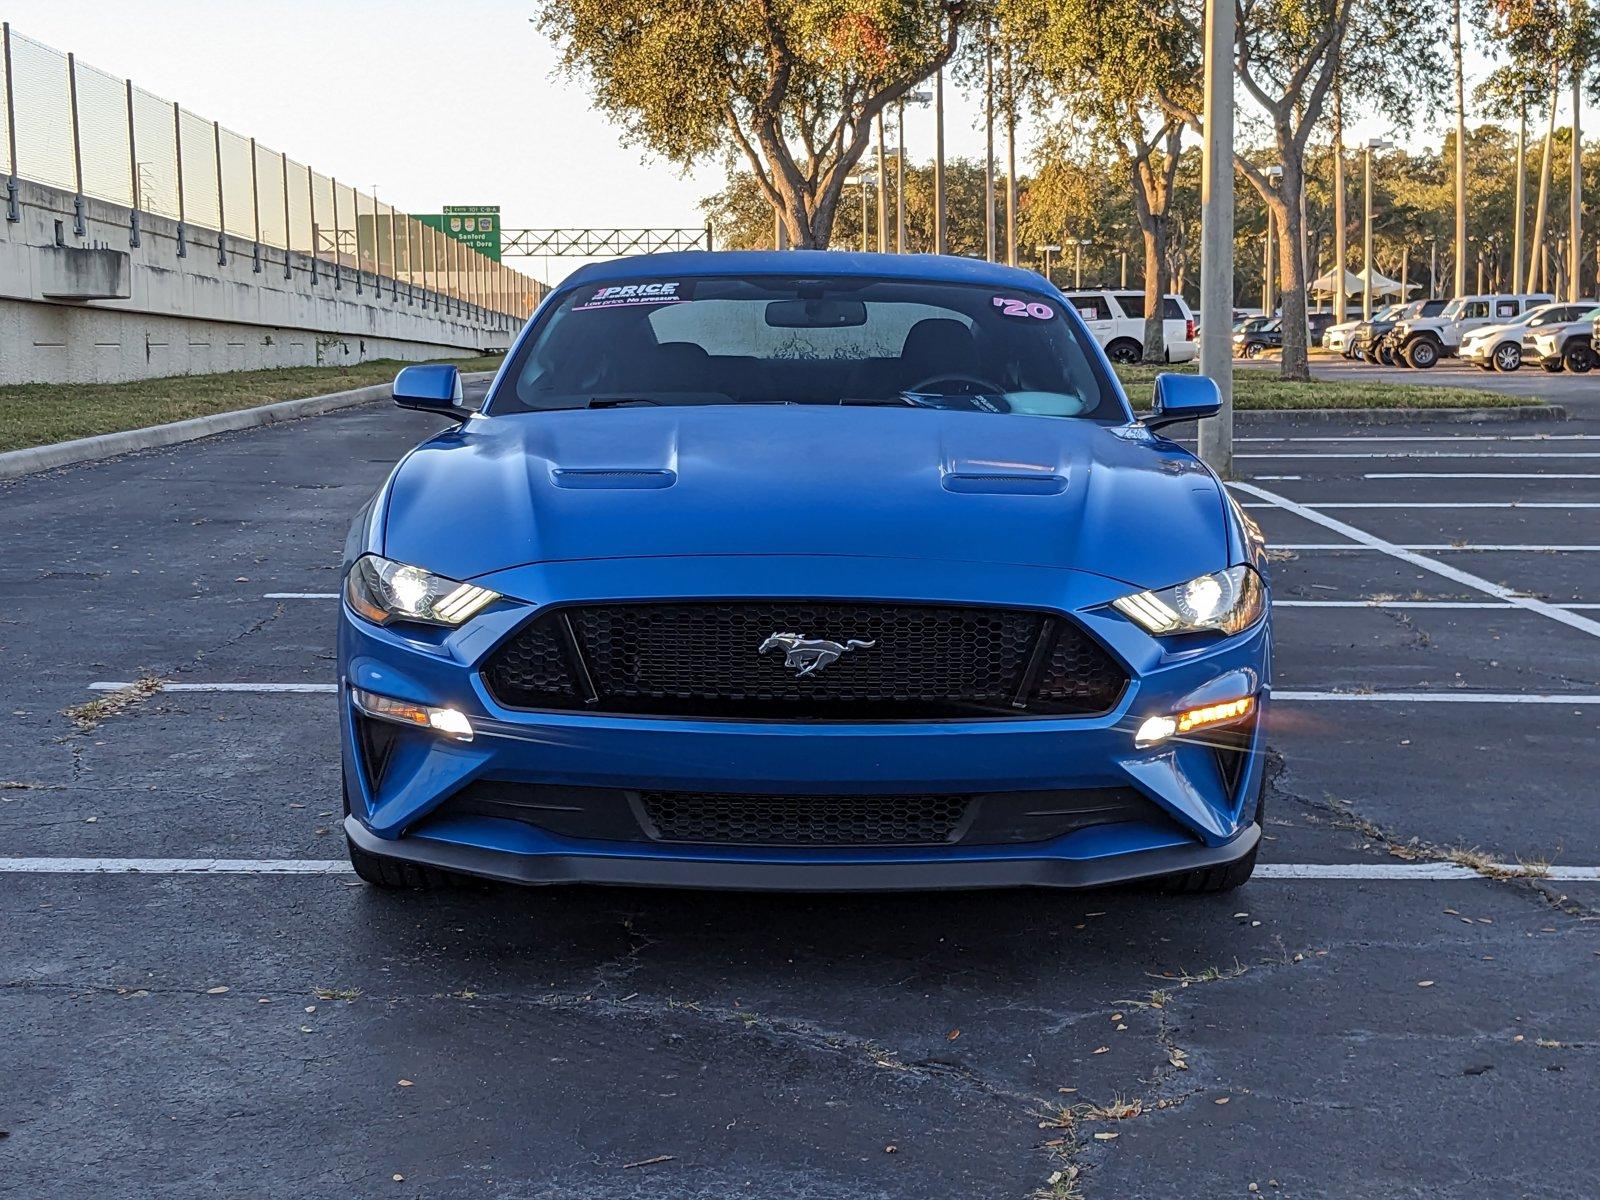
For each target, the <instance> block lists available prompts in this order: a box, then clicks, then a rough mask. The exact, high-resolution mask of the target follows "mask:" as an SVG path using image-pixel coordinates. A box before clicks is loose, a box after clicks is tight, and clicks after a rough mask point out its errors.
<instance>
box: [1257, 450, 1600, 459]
mask: <svg viewBox="0 0 1600 1200" xmlns="http://www.w3.org/2000/svg"><path fill="white" fill-rule="evenodd" d="M1234 457H1235V458H1275V459H1280V460H1281V459H1285V458H1306V459H1311V458H1600V453H1597V452H1595V451H1592V450H1583V451H1577V450H1556V451H1549V450H1503V451H1499V452H1480V451H1476V450H1391V451H1388V452H1387V453H1379V452H1374V451H1353V450H1340V451H1324V450H1312V451H1305V452H1300V451H1295V452H1285V453H1283V454H1272V453H1270V452H1262V453H1258V454H1235V455H1234Z"/></svg>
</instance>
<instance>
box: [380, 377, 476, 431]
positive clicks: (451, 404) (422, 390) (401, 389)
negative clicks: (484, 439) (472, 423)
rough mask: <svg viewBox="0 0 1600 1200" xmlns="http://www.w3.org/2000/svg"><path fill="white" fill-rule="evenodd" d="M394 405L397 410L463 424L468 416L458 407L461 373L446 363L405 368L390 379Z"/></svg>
mask: <svg viewBox="0 0 1600 1200" xmlns="http://www.w3.org/2000/svg"><path fill="white" fill-rule="evenodd" d="M394 402H395V403H396V404H398V405H399V406H400V407H401V408H415V409H419V410H420V411H422V412H431V413H435V414H437V415H438V416H441V417H449V418H450V419H451V420H453V421H465V420H466V419H467V418H468V417H470V416H471V415H472V412H471V410H469V409H468V408H467V407H466V406H465V405H464V404H463V403H462V395H461V372H460V371H458V370H456V369H455V368H454V367H452V366H450V365H449V364H448V363H427V364H425V365H423V366H418V367H406V368H405V369H404V370H402V371H401V372H400V374H398V375H396V376H395V377H394Z"/></svg>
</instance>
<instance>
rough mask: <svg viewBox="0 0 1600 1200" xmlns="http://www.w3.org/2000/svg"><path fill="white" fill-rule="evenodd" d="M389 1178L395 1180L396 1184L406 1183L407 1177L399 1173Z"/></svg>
mask: <svg viewBox="0 0 1600 1200" xmlns="http://www.w3.org/2000/svg"><path fill="white" fill-rule="evenodd" d="M389 1178H390V1179H392V1180H394V1181H395V1182H396V1183H404V1182H405V1181H406V1177H405V1176H404V1175H401V1174H399V1173H398V1172H396V1173H395V1174H393V1175H391V1176H389Z"/></svg>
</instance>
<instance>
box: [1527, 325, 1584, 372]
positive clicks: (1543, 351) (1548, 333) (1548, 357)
mask: <svg viewBox="0 0 1600 1200" xmlns="http://www.w3.org/2000/svg"><path fill="white" fill-rule="evenodd" d="M1596 317H1600V309H1590V310H1589V311H1588V312H1586V313H1584V314H1583V315H1582V316H1581V317H1579V318H1578V319H1577V320H1576V321H1569V322H1567V324H1565V325H1546V326H1545V327H1544V328H1543V329H1536V330H1534V331H1533V332H1532V333H1531V334H1530V335H1529V337H1528V339H1527V340H1525V341H1524V342H1523V344H1522V357H1523V358H1524V359H1532V360H1533V361H1534V362H1536V363H1538V364H1539V365H1540V366H1541V367H1543V368H1544V369H1545V370H1546V371H1551V372H1555V371H1571V372H1572V373H1573V374H1575V375H1582V374H1583V373H1584V372H1585V371H1588V370H1590V369H1592V368H1593V367H1594V365H1595V362H1596V355H1595V350H1594V346H1595V342H1594V332H1595V331H1594V324H1595V318H1596Z"/></svg>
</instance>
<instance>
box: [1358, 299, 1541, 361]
mask: <svg viewBox="0 0 1600 1200" xmlns="http://www.w3.org/2000/svg"><path fill="white" fill-rule="evenodd" d="M1553 300H1555V297H1554V296H1552V295H1550V294H1549V293H1548V292H1546V293H1541V294H1539V295H1533V296H1511V295H1489V296H1457V297H1456V298H1455V299H1454V300H1452V301H1450V303H1449V304H1446V305H1445V306H1444V311H1443V312H1441V313H1440V314H1439V315H1438V316H1436V317H1413V318H1411V319H1410V320H1407V321H1401V322H1400V324H1398V325H1396V326H1395V327H1394V329H1393V331H1392V332H1390V334H1389V345H1390V346H1392V347H1394V351H1395V354H1396V356H1397V357H1398V358H1399V359H1400V360H1401V361H1402V362H1404V363H1405V364H1406V366H1408V367H1420V368H1423V369H1426V368H1428V367H1431V366H1433V365H1434V364H1435V363H1437V362H1438V361H1439V360H1440V359H1441V358H1444V357H1446V356H1448V355H1453V354H1455V353H1456V351H1457V349H1458V348H1459V347H1460V345H1461V339H1462V338H1464V337H1466V335H1467V334H1469V333H1471V332H1472V331H1473V330H1474V329H1481V328H1483V327H1484V326H1486V325H1496V324H1504V323H1505V322H1507V321H1514V320H1516V319H1517V318H1518V317H1520V316H1521V315H1522V314H1523V313H1525V312H1527V311H1528V310H1529V309H1530V308H1537V307H1539V305H1541V304H1549V303H1551V302H1552V301H1553Z"/></svg>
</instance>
